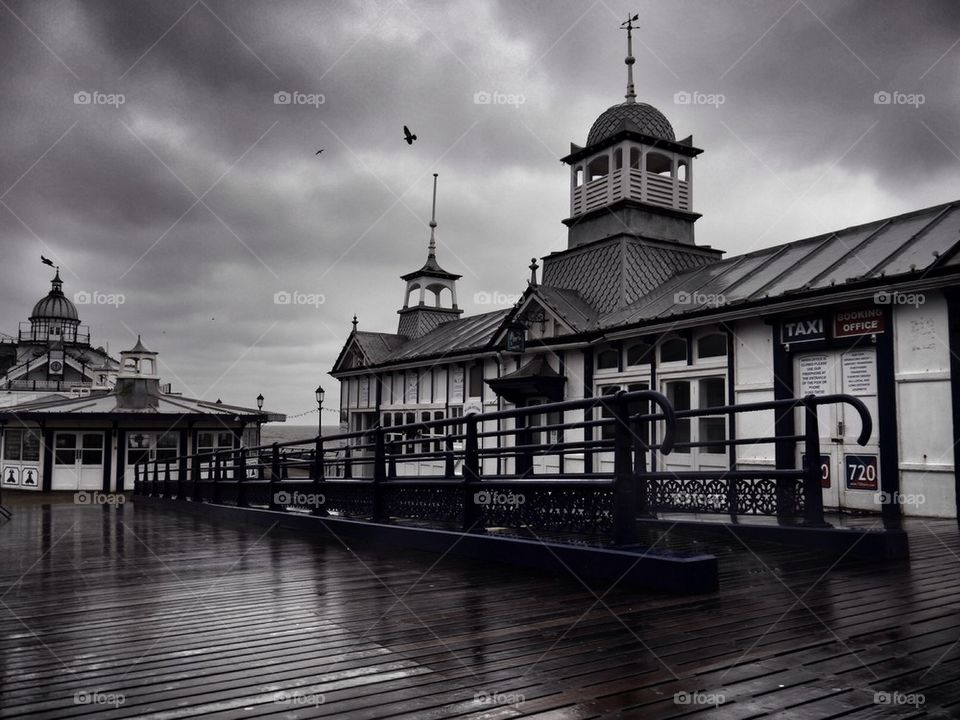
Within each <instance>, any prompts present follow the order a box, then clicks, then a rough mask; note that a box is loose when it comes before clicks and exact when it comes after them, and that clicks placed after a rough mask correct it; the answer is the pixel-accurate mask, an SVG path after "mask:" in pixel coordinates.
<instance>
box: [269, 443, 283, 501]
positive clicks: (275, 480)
mask: <svg viewBox="0 0 960 720" xmlns="http://www.w3.org/2000/svg"><path fill="white" fill-rule="evenodd" d="M279 483H280V444H279V443H274V444H273V446H272V447H271V448H270V480H269V483H268V484H267V491H268V493H269V496H270V497H269V500H268V507H269V508H270V509H271V510H281V509H282V508H281V507H280V506H279V505H278V504H277V485H278V484H279Z"/></svg>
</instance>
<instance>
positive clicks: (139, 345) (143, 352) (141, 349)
mask: <svg viewBox="0 0 960 720" xmlns="http://www.w3.org/2000/svg"><path fill="white" fill-rule="evenodd" d="M123 352H124V353H137V354H140V355H156V354H157V353H155V352H154V351H153V350H147V348H146V347H144V345H143V341H142V340H140V336H139V335H137V344H136V345H134V346H133V347H132V348H130V349H129V350H124V351H123Z"/></svg>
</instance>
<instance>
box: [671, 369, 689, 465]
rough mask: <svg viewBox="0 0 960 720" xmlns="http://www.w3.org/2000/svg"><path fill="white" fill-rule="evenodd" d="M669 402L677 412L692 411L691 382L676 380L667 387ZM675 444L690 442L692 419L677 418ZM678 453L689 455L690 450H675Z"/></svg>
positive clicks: (685, 448) (686, 448) (682, 448)
mask: <svg viewBox="0 0 960 720" xmlns="http://www.w3.org/2000/svg"><path fill="white" fill-rule="evenodd" d="M665 395H666V396H667V400H668V401H669V402H670V404H671V405H673V409H674V410H675V411H676V412H682V411H684V410H689V409H690V381H689V380H674V381H672V382H668V383H667V385H666V393H665ZM673 442H674V443H688V442H690V418H677V430H676V434H675V435H674V438H673ZM674 452H676V453H689V452H690V448H688V447H681V448H675V449H674Z"/></svg>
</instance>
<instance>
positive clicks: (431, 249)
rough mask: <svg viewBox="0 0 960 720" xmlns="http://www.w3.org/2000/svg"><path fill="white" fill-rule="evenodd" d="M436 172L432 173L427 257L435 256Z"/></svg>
mask: <svg viewBox="0 0 960 720" xmlns="http://www.w3.org/2000/svg"><path fill="white" fill-rule="evenodd" d="M436 230H437V173H434V174H433V210H432V211H431V212H430V246H429V250H428V252H427V257H428V258H436V257H437V238H436V235H435V233H436Z"/></svg>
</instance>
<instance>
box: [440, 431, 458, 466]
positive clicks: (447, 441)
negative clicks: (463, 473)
mask: <svg viewBox="0 0 960 720" xmlns="http://www.w3.org/2000/svg"><path fill="white" fill-rule="evenodd" d="M448 430H449V428H448ZM452 434H453V433H452V432H449V431H448V432H447V436H446V437H445V438H444V439H443V476H444V477H445V478H452V477H454V475H455V474H456V463H455V459H454V456H453V438H452V437H451V435H452Z"/></svg>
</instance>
